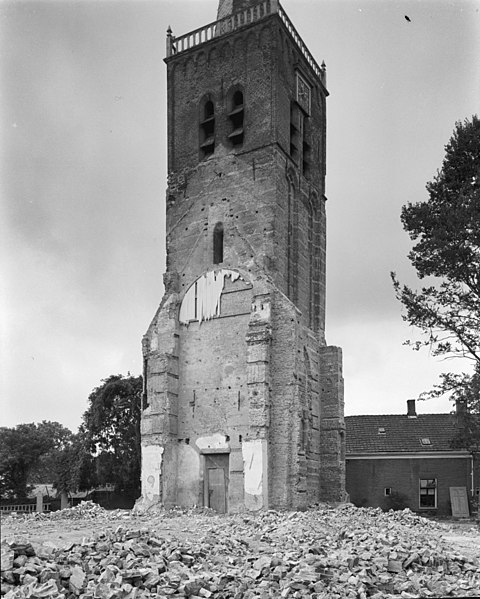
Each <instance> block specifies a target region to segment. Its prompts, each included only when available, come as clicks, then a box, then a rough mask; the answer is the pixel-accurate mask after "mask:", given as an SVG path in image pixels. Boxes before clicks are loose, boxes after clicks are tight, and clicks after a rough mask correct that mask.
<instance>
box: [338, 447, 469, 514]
mask: <svg viewBox="0 0 480 599" xmlns="http://www.w3.org/2000/svg"><path fill="white" fill-rule="evenodd" d="M420 479H435V480H436V483H437V495H436V505H435V506H433V507H432V508H421V507H420ZM347 481H348V486H347V492H348V493H349V495H350V500H351V501H352V502H353V503H354V504H355V505H358V506H366V505H368V506H372V507H382V508H384V509H385V508H387V509H388V508H389V507H390V506H391V503H390V497H392V498H394V499H395V500H396V501H397V500H399V501H401V502H402V504H401V505H404V507H409V508H410V509H412V510H415V511H418V512H426V511H429V512H432V513H436V514H438V515H445V516H447V515H451V514H452V511H451V505H450V490H449V489H450V487H465V488H466V489H467V490H469V488H470V484H471V458H469V457H468V456H467V457H464V458H435V459H434V458H431V457H425V458H417V459H414V458H411V459H409V458H407V457H405V458H398V457H397V459H394V458H390V459H389V458H384V459H368V460H367V459H359V460H349V459H347ZM385 489H390V493H391V495H390V496H388V495H385ZM397 494H399V495H400V497H398V495H397ZM468 496H469V497H470V493H468ZM398 507H400V505H399V506H398Z"/></svg>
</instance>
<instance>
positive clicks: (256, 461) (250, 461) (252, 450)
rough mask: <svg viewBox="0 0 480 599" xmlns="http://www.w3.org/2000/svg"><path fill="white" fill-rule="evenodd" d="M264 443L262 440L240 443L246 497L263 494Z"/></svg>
mask: <svg viewBox="0 0 480 599" xmlns="http://www.w3.org/2000/svg"><path fill="white" fill-rule="evenodd" d="M264 443H265V442H264V441H263V440H262V439H255V440H254V441H244V442H243V443H242V456H243V470H244V475H245V494H246V495H262V494H263V462H264V459H263V457H264V456H263V453H264V447H263V445H264Z"/></svg>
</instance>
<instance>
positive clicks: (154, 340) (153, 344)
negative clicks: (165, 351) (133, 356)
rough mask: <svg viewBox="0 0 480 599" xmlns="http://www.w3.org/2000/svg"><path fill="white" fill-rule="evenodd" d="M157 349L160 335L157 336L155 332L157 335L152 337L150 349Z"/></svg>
mask: <svg viewBox="0 0 480 599" xmlns="http://www.w3.org/2000/svg"><path fill="white" fill-rule="evenodd" d="M157 349H158V337H157V334H156V333H155V335H154V336H153V337H152V338H151V339H150V350H151V351H156V350H157Z"/></svg>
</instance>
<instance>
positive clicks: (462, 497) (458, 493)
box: [450, 487, 470, 518]
mask: <svg viewBox="0 0 480 599" xmlns="http://www.w3.org/2000/svg"><path fill="white" fill-rule="evenodd" d="M450 503H451V504H452V516H454V517H455V518H468V517H469V516H470V511H469V509H468V498H467V488H466V487H450Z"/></svg>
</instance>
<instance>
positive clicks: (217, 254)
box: [213, 223, 223, 264]
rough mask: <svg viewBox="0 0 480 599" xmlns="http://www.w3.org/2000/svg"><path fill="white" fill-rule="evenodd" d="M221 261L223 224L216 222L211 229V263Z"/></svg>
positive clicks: (219, 262)
mask: <svg viewBox="0 0 480 599" xmlns="http://www.w3.org/2000/svg"><path fill="white" fill-rule="evenodd" d="M222 262H223V224H222V223H217V224H216V225H215V228H214V230H213V263H214V264H221V263H222Z"/></svg>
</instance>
